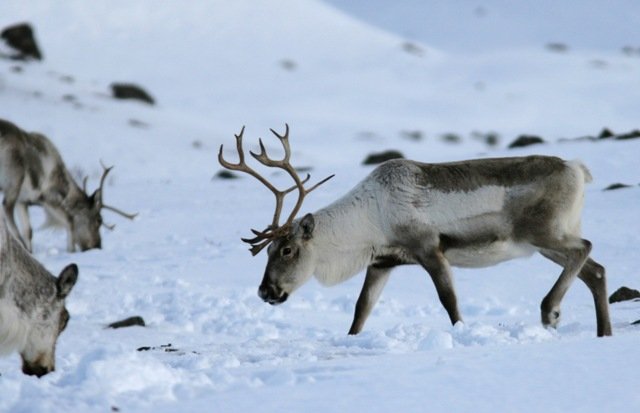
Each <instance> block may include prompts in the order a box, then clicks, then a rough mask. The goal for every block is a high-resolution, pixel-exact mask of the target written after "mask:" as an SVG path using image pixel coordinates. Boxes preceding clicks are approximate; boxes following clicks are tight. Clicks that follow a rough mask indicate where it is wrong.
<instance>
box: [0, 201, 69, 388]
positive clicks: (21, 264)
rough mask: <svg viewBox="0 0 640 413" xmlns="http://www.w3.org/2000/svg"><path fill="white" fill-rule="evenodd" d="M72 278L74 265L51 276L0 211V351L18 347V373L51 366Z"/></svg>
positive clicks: (47, 369) (34, 372)
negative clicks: (12, 231)
mask: <svg viewBox="0 0 640 413" xmlns="http://www.w3.org/2000/svg"><path fill="white" fill-rule="evenodd" d="M77 279H78V267H77V266H76V265H75V264H70V265H68V266H67V267H65V268H64V269H63V270H62V271H61V272H60V275H59V276H58V277H57V278H56V277H54V276H53V275H51V273H49V271H47V270H46V269H45V268H44V267H43V266H42V265H40V263H39V262H38V261H36V260H35V259H34V258H33V257H32V256H31V255H30V254H29V252H28V251H27V250H25V249H24V247H23V246H22V243H21V242H19V241H18V240H16V239H15V238H14V237H13V235H11V233H10V232H9V229H8V228H7V225H6V223H5V217H4V214H3V213H2V212H0V355H1V354H8V353H11V352H13V351H18V352H19V353H20V356H21V357H22V371H23V373H25V374H28V375H35V376H38V377H42V376H43V375H45V374H47V373H50V372H52V371H53V370H54V369H55V349H56V342H57V340H58V336H59V335H60V333H62V331H63V330H64V329H65V327H66V326H67V323H68V322H69V312H68V311H67V309H66V308H65V298H66V297H67V295H69V292H71V289H72V288H73V286H74V285H75V283H76V281H77Z"/></svg>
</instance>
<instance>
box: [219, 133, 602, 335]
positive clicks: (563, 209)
mask: <svg viewBox="0 0 640 413" xmlns="http://www.w3.org/2000/svg"><path fill="white" fill-rule="evenodd" d="M271 132H272V133H273V134H274V135H275V136H276V137H277V138H278V139H279V140H280V142H281V144H282V146H283V148H284V152H285V155H284V158H283V159H282V160H274V159H271V158H269V157H268V156H267V153H266V150H265V147H264V145H263V143H262V140H260V141H259V143H260V153H259V154H256V153H253V152H250V153H251V155H252V156H253V157H254V158H255V159H256V160H257V161H258V162H260V163H261V164H263V165H265V166H267V167H273V168H278V169H282V170H284V171H285V172H286V173H287V174H288V175H290V176H291V178H292V179H293V181H294V182H295V185H293V186H292V187H291V188H288V189H285V190H278V189H277V188H275V187H274V186H273V185H272V184H271V183H269V182H268V181H267V180H266V179H265V178H263V177H262V176H261V175H259V174H258V173H257V172H256V171H255V170H254V169H252V168H251V167H249V166H248V165H247V164H246V162H245V159H244V151H243V148H242V135H243V133H244V127H243V128H242V130H241V131H240V134H239V135H235V137H236V147H237V152H238V157H239V161H238V163H235V164H234V163H231V162H228V161H226V160H225V159H224V157H223V147H222V146H220V152H219V153H218V161H219V163H220V164H221V165H222V166H223V167H224V168H226V169H229V170H234V171H240V172H245V173H247V174H249V175H251V176H253V177H255V178H256V179H258V180H259V181H260V182H262V183H263V184H264V185H265V186H266V187H267V188H269V190H271V191H272V192H273V193H274V194H275V197H276V210H275V214H274V217H273V221H272V223H271V225H269V226H268V227H267V228H266V229H265V230H264V231H257V230H253V229H252V230H251V231H252V232H253V233H254V235H255V237H254V238H251V239H245V238H243V239H242V241H244V242H246V243H248V244H250V245H251V249H250V251H251V253H252V254H253V255H254V256H255V255H256V254H258V253H259V252H260V251H261V250H262V249H263V248H265V247H266V246H269V248H268V250H267V252H268V261H267V265H266V270H265V273H264V278H263V279H262V283H261V284H260V287H259V289H258V295H259V296H260V298H262V299H263V300H264V301H265V302H267V303H269V304H272V305H275V304H281V303H283V302H285V301H286V300H287V298H288V297H289V295H291V293H293V292H294V291H295V290H296V289H297V288H299V287H300V286H301V285H302V284H304V283H305V282H306V281H307V280H309V279H310V277H311V276H312V275H313V276H315V278H316V279H317V280H318V281H319V282H320V283H321V284H324V285H334V284H337V283H339V282H342V281H345V280H347V279H348V278H350V277H352V276H354V275H355V274H357V273H359V272H360V271H362V270H363V269H365V268H366V270H367V271H366V275H365V280H364V285H363V287H362V291H361V292H360V295H359V297H358V300H357V303H356V308H355V315H354V319H353V323H352V324H351V328H350V329H349V334H358V333H359V332H360V331H361V330H362V328H363V326H364V323H365V321H366V319H367V317H368V316H369V314H370V313H371V310H372V308H373V307H374V305H375V303H376V302H377V300H378V298H379V296H380V293H381V292H382V289H383V288H384V286H385V283H386V282H387V280H388V278H389V274H390V272H391V270H392V269H393V268H394V267H397V266H400V265H405V264H417V265H421V266H422V267H423V268H424V269H425V270H426V271H427V273H428V274H429V275H430V277H431V279H432V281H433V283H434V285H435V288H436V291H437V293H438V297H439V299H440V302H441V303H442V305H443V306H444V308H445V310H446V311H447V313H448V315H449V318H450V320H451V323H452V324H455V323H457V322H459V321H462V317H461V315H460V311H459V309H458V304H457V298H456V294H455V290H454V285H453V277H452V274H451V269H450V267H451V266H457V267H487V266H492V265H495V264H497V263H499V262H502V261H506V260H510V259H513V258H517V257H523V256H530V255H532V254H533V253H534V252H536V251H537V252H539V253H540V254H542V255H543V256H544V257H546V258H548V259H549V260H551V261H553V262H554V263H556V264H558V265H560V266H561V267H562V273H561V274H560V277H559V278H558V280H557V281H556V283H555V284H554V285H553V287H552V288H551V290H550V291H549V293H548V294H547V295H546V296H545V297H544V299H543V300H542V303H541V305H540V310H541V319H542V324H543V325H544V326H550V327H554V328H555V327H556V326H557V325H558V322H559V320H560V303H561V301H562V298H563V297H564V295H565V293H566V292H567V290H568V289H569V286H570V285H571V283H572V282H573V280H574V279H575V277H576V276H577V277H578V278H580V279H581V280H582V281H583V282H584V283H585V284H586V285H587V287H588V288H589V290H590V291H591V294H592V295H593V300H594V303H595V310H596V322H597V335H598V336H609V335H611V323H610V321H609V307H608V302H607V290H606V280H605V269H604V267H603V266H602V265H600V264H598V263H597V262H595V261H594V260H593V259H591V258H590V257H589V254H590V252H591V242H589V241H588V240H586V239H584V238H582V237H581V235H580V213H581V209H582V204H583V198H584V186H585V183H587V182H590V181H591V179H592V178H591V175H590V173H589V171H588V169H587V168H586V167H585V166H584V165H583V164H582V163H580V162H579V161H565V160H562V159H560V158H556V157H550V156H527V157H513V158H494V159H476V160H467V161H461V162H451V163H440V164H428V163H420V162H416V161H410V160H404V159H396V160H391V161H387V162H385V163H383V164H381V165H379V166H378V167H377V168H375V169H374V170H373V171H372V172H371V173H370V174H369V175H368V176H367V177H366V178H364V180H362V181H361V182H360V183H359V184H357V185H356V186H355V187H354V188H353V189H352V190H351V191H350V192H349V193H347V194H346V195H344V196H343V197H342V198H340V199H338V200H337V201H335V202H333V203H332V204H330V205H328V206H326V207H324V208H322V209H320V210H319V211H316V212H314V213H308V214H305V215H304V216H303V217H302V218H298V219H296V218H295V217H296V214H297V213H298V211H299V209H300V207H301V205H302V202H303V200H304V198H305V196H306V195H308V194H309V193H310V192H311V191H312V190H314V189H315V188H317V187H318V186H319V185H320V184H322V183H324V182H325V181H326V180H328V179H329V178H331V176H330V177H328V178H326V179H324V180H322V181H320V182H319V183H318V184H316V185H314V186H313V187H311V188H309V189H306V188H305V187H304V184H305V183H306V182H307V181H308V179H309V175H307V177H306V179H304V180H301V179H300V177H299V176H298V174H297V172H296V171H295V169H294V168H293V167H292V166H291V164H290V156H291V151H290V148H289V139H288V137H289V126H288V125H286V131H285V134H284V135H279V134H278V133H276V132H275V131H274V130H273V129H271ZM293 191H297V192H298V199H297V202H296V204H295V206H294V208H293V211H292V212H291V214H290V215H289V217H288V218H287V220H286V221H285V223H284V224H282V225H280V224H279V219H280V214H281V210H282V204H283V198H284V196H285V195H287V194H288V193H290V192H293Z"/></svg>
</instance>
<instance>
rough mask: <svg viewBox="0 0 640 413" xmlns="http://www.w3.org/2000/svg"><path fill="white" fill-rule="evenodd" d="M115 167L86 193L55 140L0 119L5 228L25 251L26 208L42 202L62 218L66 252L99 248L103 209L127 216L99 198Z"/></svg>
mask: <svg viewBox="0 0 640 413" xmlns="http://www.w3.org/2000/svg"><path fill="white" fill-rule="evenodd" d="M112 168H113V167H109V168H105V167H104V166H103V169H104V172H103V174H102V177H101V178H100V186H99V187H98V189H96V191H95V192H94V193H93V194H91V195H87V192H86V183H87V179H86V178H85V180H84V185H83V188H82V189H81V188H80V187H79V186H78V185H77V184H76V183H75V181H74V180H73V178H72V177H71V174H70V173H69V171H68V170H67V168H66V167H65V165H64V162H63V161H62V157H61V156H60V153H58V150H57V149H56V148H55V146H53V143H51V141H50V140H49V139H47V138H46V137H45V136H44V135H41V134H39V133H28V132H25V131H23V130H21V129H20V128H18V127H17V126H16V125H14V124H12V123H10V122H7V121H4V120H1V119H0V190H2V191H3V192H4V199H3V201H2V206H3V210H4V213H5V215H6V218H7V223H8V225H9V229H10V230H11V232H12V233H13V235H14V236H15V237H16V238H17V239H19V240H20V241H21V242H22V243H23V245H24V246H25V248H26V249H27V250H29V251H31V250H32V248H31V237H32V234H33V232H32V229H31V223H30V221H29V214H28V211H27V208H28V206H29V205H42V206H44V208H45V209H46V210H47V213H48V214H49V215H50V216H51V217H53V218H54V219H55V220H56V221H59V222H61V223H62V224H63V225H64V227H65V228H66V230H67V250H68V251H69V252H72V251H74V250H75V248H76V246H77V247H78V248H80V250H81V251H85V250H88V249H91V248H101V238H100V226H101V225H105V226H106V227H107V228H110V229H113V226H110V225H106V224H103V222H102V216H101V214H100V212H101V210H102V209H103V208H104V209H108V210H111V211H114V212H116V213H118V214H120V215H122V216H124V217H126V218H129V219H133V218H134V217H135V216H136V214H127V213H124V212H122V211H120V210H118V209H117V208H114V207H112V206H109V205H105V204H104V203H103V202H102V193H103V186H104V182H105V179H106V178H107V174H108V173H109V171H111V169H112ZM15 209H17V210H18V215H19V217H20V221H21V224H22V225H21V229H22V233H21V234H20V232H19V231H18V228H17V226H16V221H15V218H14V210H15Z"/></svg>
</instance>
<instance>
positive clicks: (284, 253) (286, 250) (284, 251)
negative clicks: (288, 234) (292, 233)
mask: <svg viewBox="0 0 640 413" xmlns="http://www.w3.org/2000/svg"><path fill="white" fill-rule="evenodd" d="M280 253H281V254H282V256H283V257H287V256H289V255H291V247H284V248H283V249H282V250H281V251H280Z"/></svg>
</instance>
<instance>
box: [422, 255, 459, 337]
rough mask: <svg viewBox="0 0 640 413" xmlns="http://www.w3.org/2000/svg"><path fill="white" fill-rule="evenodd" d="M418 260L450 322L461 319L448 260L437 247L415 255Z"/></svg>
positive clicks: (453, 322)
mask: <svg viewBox="0 0 640 413" xmlns="http://www.w3.org/2000/svg"><path fill="white" fill-rule="evenodd" d="M417 259H418V262H419V263H420V264H421V265H422V267H423V268H424V269H425V270H427V272H428V273H429V275H430V276H431V279H432V280H433V284H434V285H435V287H436V291H437V292H438V298H440V302H441V303H442V305H443V306H444V309H445V310H447V314H449V319H450V320H451V324H455V323H457V322H458V321H462V317H461V316H460V310H458V299H457V298H456V292H455V290H454V288H453V276H452V275H451V268H450V266H449V261H447V259H446V258H445V257H444V254H443V253H442V251H440V250H439V249H435V250H433V251H428V252H426V253H423V254H420V255H418V256H417Z"/></svg>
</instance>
